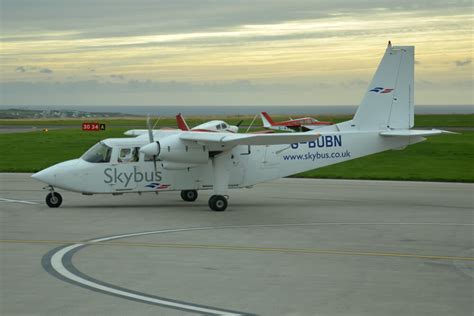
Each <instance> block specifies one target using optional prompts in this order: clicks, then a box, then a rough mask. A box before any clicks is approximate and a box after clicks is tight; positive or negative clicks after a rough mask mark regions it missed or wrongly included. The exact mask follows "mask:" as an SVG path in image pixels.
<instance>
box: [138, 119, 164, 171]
mask: <svg viewBox="0 0 474 316" xmlns="http://www.w3.org/2000/svg"><path fill="white" fill-rule="evenodd" d="M157 123H158V121H157ZM146 125H147V127H148V140H149V141H150V143H149V144H146V145H145V146H143V147H142V148H140V151H141V152H142V153H144V154H145V155H148V156H153V166H154V167H155V172H156V171H157V168H156V156H157V155H158V154H159V153H160V143H159V142H155V140H154V137H153V128H152V126H151V120H150V115H149V114H148V115H147V117H146ZM155 126H156V123H155ZM153 127H154V126H153Z"/></svg>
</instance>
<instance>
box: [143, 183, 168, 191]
mask: <svg viewBox="0 0 474 316" xmlns="http://www.w3.org/2000/svg"><path fill="white" fill-rule="evenodd" d="M145 187H147V188H151V189H155V190H164V189H168V188H169V187H170V185H169V184H160V183H156V182H152V183H150V184H148V185H145Z"/></svg>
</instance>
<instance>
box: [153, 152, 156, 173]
mask: <svg viewBox="0 0 474 316" xmlns="http://www.w3.org/2000/svg"><path fill="white" fill-rule="evenodd" d="M153 166H154V167H155V172H156V155H153Z"/></svg>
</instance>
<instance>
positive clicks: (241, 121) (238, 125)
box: [235, 120, 244, 127]
mask: <svg viewBox="0 0 474 316" xmlns="http://www.w3.org/2000/svg"><path fill="white" fill-rule="evenodd" d="M243 122H244V120H240V122H239V123H237V124H235V126H237V127H240V124H242V123H243Z"/></svg>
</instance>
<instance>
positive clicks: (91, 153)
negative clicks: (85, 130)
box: [81, 142, 112, 163]
mask: <svg viewBox="0 0 474 316" xmlns="http://www.w3.org/2000/svg"><path fill="white" fill-rule="evenodd" d="M111 155H112V148H110V147H109V146H107V145H105V144H104V143H101V142H99V143H97V144H95V145H94V146H92V147H91V148H90V149H89V150H88V151H86V153H85V154H84V155H82V157H81V158H82V159H84V160H85V161H88V162H94V163H101V162H110V156H111Z"/></svg>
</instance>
